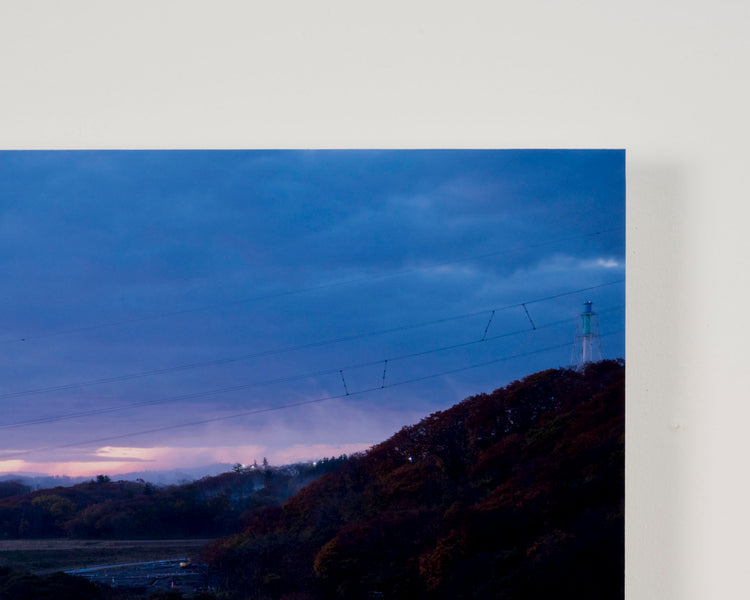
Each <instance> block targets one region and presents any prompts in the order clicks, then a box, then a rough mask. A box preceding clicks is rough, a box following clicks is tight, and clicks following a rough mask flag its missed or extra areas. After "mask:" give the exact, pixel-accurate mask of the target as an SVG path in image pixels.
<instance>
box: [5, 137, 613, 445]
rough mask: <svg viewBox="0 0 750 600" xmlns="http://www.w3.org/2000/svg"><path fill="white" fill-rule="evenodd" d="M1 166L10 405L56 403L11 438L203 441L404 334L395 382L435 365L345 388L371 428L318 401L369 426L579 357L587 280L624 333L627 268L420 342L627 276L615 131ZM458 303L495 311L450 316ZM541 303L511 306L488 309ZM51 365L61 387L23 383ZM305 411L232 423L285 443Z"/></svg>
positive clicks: (23, 161)
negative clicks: (576, 141)
mask: <svg viewBox="0 0 750 600" xmlns="http://www.w3.org/2000/svg"><path fill="white" fill-rule="evenodd" d="M0 177H1V178H2V179H3V182H4V185H3V190H2V202H0V234H1V235H0V274H1V275H2V277H3V281H4V294H3V295H2V298H1V299H0V315H2V323H3V332H2V335H1V336H0V338H2V340H0V341H1V342H2V344H3V347H4V349H5V352H6V360H4V364H3V366H2V368H1V372H2V376H3V381H4V390H5V392H4V393H5V394H6V397H4V398H3V399H0V402H2V403H3V405H4V406H5V407H6V410H5V411H4V414H5V415H6V416H5V417H4V419H5V421H4V424H9V423H14V422H17V421H21V420H24V419H29V418H38V417H43V418H46V417H49V418H51V419H52V420H51V421H50V422H49V423H47V424H45V425H44V426H39V427H28V428H23V429H14V428H10V429H6V430H5V433H6V434H7V435H5V439H4V443H3V446H5V447H6V448H16V449H19V448H29V447H40V446H43V445H45V443H49V441H50V440H54V443H56V444H64V443H69V442H75V441H80V440H86V439H90V438H91V434H92V433H93V432H97V434H99V433H101V434H102V435H101V437H106V435H107V434H108V433H112V432H127V431H141V430H147V429H154V428H158V427H159V426H161V425H164V424H166V423H168V424H175V423H176V422H177V421H181V422H190V421H201V420H205V421H206V423H205V424H204V425H201V426H197V425H196V426H195V427H193V428H192V429H189V430H188V431H189V433H186V432H181V431H180V430H174V431H169V430H165V431H164V432H163V433H160V434H154V435H150V436H144V437H143V438H140V440H141V443H144V444H145V443H150V444H157V443H160V445H169V444H170V443H176V440H178V439H179V440H183V439H184V437H185V436H187V437H190V436H191V435H192V436H195V437H196V445H197V446H198V445H199V446H210V440H209V438H211V436H219V437H221V433H220V432H221V431H226V430H228V427H229V423H230V422H232V421H226V422H225V423H222V422H221V421H216V422H212V421H211V419H212V418H214V417H215V416H223V415H231V414H232V413H233V411H234V412H242V411H243V410H244V411H251V410H254V409H257V408H264V407H272V406H278V405H282V404H289V403H295V402H297V401H301V399H307V400H309V399H311V398H313V399H316V398H325V397H328V396H335V395H339V394H341V393H342V392H343V391H344V390H345V389H347V388H348V390H349V391H352V392H360V391H362V390H366V389H369V388H372V387H375V388H377V387H378V383H379V382H381V381H382V380H383V365H381V364H378V365H369V366H363V367H357V368H355V367H354V365H357V364H360V363H372V362H377V361H379V360H383V361H385V359H388V358H390V359H392V360H391V362H389V363H388V369H387V373H386V381H387V382H388V383H397V382H398V383H401V382H408V381H411V380H417V379H419V380H420V381H415V382H414V383H404V384H403V385H399V386H397V387H393V388H389V387H387V388H384V389H383V390H381V391H373V392H371V393H368V394H355V395H352V396H351V397H348V398H346V397H345V398H344V399H343V400H340V401H342V402H346V403H351V404H352V405H353V406H355V407H359V408H360V409H358V412H357V414H358V415H370V417H369V418H370V420H371V422H372V423H373V425H372V428H371V430H370V433H371V436H370V438H368V439H366V440H365V439H364V437H367V436H366V435H365V434H364V432H365V431H366V430H367V427H366V426H365V425H366V422H367V421H366V420H365V421H363V423H365V425H363V427H358V428H356V431H357V432H358V433H357V435H356V436H349V437H347V439H345V440H344V439H340V438H338V437H337V435H338V434H337V432H338V433H340V432H342V431H344V429H345V428H343V427H342V425H341V423H338V424H337V423H336V422H335V421H336V420H335V418H333V419H331V420H330V422H329V421H326V420H325V419H322V417H321V415H328V414H329V413H327V412H326V410H325V406H326V403H321V404H320V405H319V406H320V410H319V411H317V412H315V413H314V414H315V417H314V422H315V424H316V426H315V427H314V428H313V429H314V431H313V430H312V429H311V430H310V431H309V432H308V433H309V434H310V435H309V436H308V437H309V440H308V443H309V444H310V445H316V444H317V445H318V446H320V445H321V444H325V443H328V444H332V445H335V444H344V443H346V444H356V443H366V442H371V441H377V439H379V438H378V436H386V435H389V433H388V432H387V431H386V430H387V429H389V428H390V427H391V426H392V425H393V423H394V422H395V421H396V420H397V418H396V417H394V415H398V414H402V415H403V417H404V419H407V420H408V419H413V418H414V416H415V415H416V414H426V413H429V412H431V411H433V410H436V409H439V408H445V407H447V406H449V405H450V404H452V403H454V402H456V401H457V400H460V399H461V398H462V397H463V395H468V394H472V393H477V392H481V391H489V390H491V389H494V388H496V387H499V386H500V385H503V384H504V383H507V382H508V381H509V380H510V379H512V378H516V377H519V376H522V375H524V374H526V373H529V372H532V371H535V370H538V369H541V368H546V367H549V366H558V365H561V364H566V363H567V362H568V360H569V358H568V357H569V354H570V352H569V347H570V346H571V345H572V342H573V336H574V326H575V317H576V314H577V312H578V311H579V310H580V306H581V303H582V302H583V300H589V299H590V300H593V301H594V302H595V307H596V308H597V309H600V310H602V313H601V315H600V316H601V324H602V331H603V332H605V331H606V332H608V333H609V334H610V335H609V337H607V338H606V341H604V340H605V338H603V346H604V347H605V349H606V355H608V356H621V355H622V354H623V352H624V343H623V340H624V336H623V334H622V333H617V334H615V333H614V332H615V331H618V330H621V329H622V326H623V322H624V316H623V315H624V313H623V309H622V304H623V299H624V286H623V285H622V284H617V285H612V286H605V287H601V288H597V289H596V290H592V291H591V292H587V293H579V294H571V295H569V296H564V297H561V298H557V299H554V298H553V299H549V300H546V301H544V302H539V303H533V304H529V306H528V309H529V311H530V314H531V315H533V318H534V321H535V322H536V323H538V324H540V325H546V324H550V323H554V322H556V321H559V320H561V319H566V318H567V319H568V320H569V322H568V323H564V324H562V325H559V326H555V327H552V326H549V327H543V328H541V329H539V330H538V331H526V332H524V333H523V334H521V333H515V334H513V335H510V336H508V337H507V338H502V339H497V340H488V342H487V343H485V344H480V345H472V346H467V347H460V348H455V349H453V350H443V351H440V352H430V353H427V354H424V352H425V351H426V350H434V349H438V348H442V347H446V346H451V345H456V344H459V343H463V342H466V341H471V340H474V341H476V339H477V338H478V337H479V338H481V335H482V332H483V331H484V329H485V327H486V326H487V324H488V320H489V317H490V311H491V310H492V309H501V308H503V307H504V306H506V305H517V304H518V303H519V302H532V301H534V300H536V299H541V298H545V297H548V296H550V297H551V296H556V295H557V294H560V293H563V292H568V291H571V290H575V289H579V288H586V287H591V286H597V285H600V284H602V283H606V282H610V281H615V280H620V279H623V278H624V260H625V249H624V214H625V202H624V191H625V190H624V154H623V153H622V152H617V151H603V152H597V151H572V152H571V151H539V152H536V151H519V152H507V151H506V152H504V151H498V152H491V151H395V152H391V151H320V152H318V151H284V152H273V151H262V152H260V151H259V152H255V151H253V152H235V151H231V152H183V151H179V152H3V153H0ZM617 307H620V308H619V309H617ZM618 310H619V312H618ZM481 311H484V312H481ZM466 313H481V314H475V315H474V316H471V317H466V318H462V319H449V320H445V319H447V318H449V317H451V318H452V317H458V316H460V315H464V314H466ZM440 319H443V321H441V322H440V323H434V324H432V325H430V326H421V327H416V325H419V324H420V323H424V322H428V321H434V320H440ZM528 327H529V321H528V318H527V315H526V314H525V312H524V311H523V310H522V309H520V308H519V307H515V308H513V309H508V310H498V311H497V312H496V313H495V314H494V315H493V316H492V320H491V329H490V330H489V331H491V332H494V334H495V335H498V334H501V333H513V332H520V331H521V330H523V329H524V328H528ZM394 328H400V329H398V331H392V332H390V333H383V332H384V331H385V330H391V329H394ZM346 338H352V339H346ZM21 339H24V340H25V341H20V340H21ZM564 344H567V346H566V347H565V348H564V349H562V350H560V351H557V350H554V351H553V350H550V351H547V352H540V350H541V349H543V348H546V347H551V346H555V345H558V346H559V345H564ZM420 352H421V353H423V354H421V355H420V356H415V357H412V358H408V359H407V358H399V357H403V356H405V355H407V354H410V353H411V354H417V353H420ZM520 354H524V355H525V356H524V357H521V358H517V359H506V358H507V357H510V356H515V355H520ZM488 361H496V362H495V363H493V365H494V366H491V367H485V368H482V369H469V370H465V371H460V372H455V373H450V372H451V371H455V370H456V369H457V368H461V367H462V366H467V365H472V364H478V363H482V362H488ZM205 363H215V364H205ZM337 369H345V372H344V380H345V381H342V377H341V373H339V372H338V370H337ZM324 370H329V371H332V372H331V373H328V374H321V371H324ZM305 373H310V374H312V375H311V377H309V378H306V379H299V378H297V376H299V375H301V374H305ZM437 373H445V374H444V375H441V376H438V377H434V378H430V379H421V378H424V377H426V376H429V375H434V374H437ZM290 377H294V379H293V380H289V381H284V382H276V383H269V382H270V381H272V380H275V379H289V378H290ZM105 380H107V381H106V382H105ZM110 380H111V381H110ZM72 383H80V384H81V385H80V386H79V387H77V388H75V389H71V388H70V384H72ZM54 386H68V387H66V388H65V389H64V390H62V391H49V392H45V393H38V394H31V395H28V396H23V397H21V396H16V397H14V396H8V394H11V393H15V392H23V391H33V390H37V389H42V388H47V387H54ZM232 386H236V387H241V388H242V389H241V390H238V391H236V392H221V393H217V392H216V391H217V390H220V389H225V388H228V387H232ZM243 386H244V387H243ZM345 386H346V387H345ZM191 395H192V396H191ZM188 396H191V397H188ZM144 401H154V404H153V405H151V406H140V407H133V408H128V409H123V410H121V411H115V412H112V413H111V414H108V415H106V416H104V415H98V416H95V415H93V414H92V415H90V416H87V417H81V418H80V419H76V420H68V421H65V422H62V421H61V422H56V421H54V419H53V418H54V417H55V416H59V415H63V416H64V415H66V414H69V413H70V412H71V411H79V410H80V411H84V412H85V411H93V410H94V409H96V408H109V407H120V406H130V405H133V404H137V403H142V402H144ZM313 405H316V406H317V404H313ZM329 405H330V402H329ZM311 406H312V405H311ZM373 407H380V408H381V409H382V410H386V409H387V410H388V411H389V412H388V415H389V419H387V423H388V425H387V426H385V425H383V423H384V421H383V420H382V419H381V420H377V419H376V420H375V421H373V420H372V415H373V414H375V413H373V412H372V410H373ZM399 411H404V412H399ZM312 414H313V413H308V412H307V409H303V408H297V409H293V410H292V409H290V410H288V411H286V412H283V413H282V412H276V413H267V414H264V415H263V416H262V417H261V416H256V417H247V418H244V419H239V420H237V422H236V423H234V424H233V427H235V428H237V427H239V428H244V431H246V432H247V434H248V436H250V437H253V436H255V438H257V439H263V440H265V441H264V442H263V443H267V444H270V442H269V441H268V440H269V439H270V438H269V437H268V435H267V433H268V432H269V431H276V429H277V428H278V427H279V423H282V422H283V423H285V424H286V425H285V427H286V429H285V431H286V432H287V433H288V432H292V433H289V434H288V435H286V434H285V435H284V436H283V437H284V439H285V440H286V439H288V440H289V441H288V443H290V444H291V441H292V439H293V438H294V436H295V435H300V436H302V437H304V435H303V432H304V421H305V418H307V417H304V415H309V418H310V419H312V418H313V417H312V416H311V415H312ZM331 416H332V417H335V414H332V415H331ZM376 421H377V423H379V424H377V423H376ZM212 423H213V424H212ZM259 423H263V424H264V425H263V427H262V428H259V427H257V426H256V425H258V424H259ZM402 424H406V423H402ZM0 425H2V423H0ZM275 428H276V429H275ZM112 434H113V435H114V433H112ZM201 436H203V439H202V440H199V438H200V437H201ZM94 437H96V436H94ZM302 437H301V438H300V439H302ZM356 437H359V438H362V439H354V438H356ZM279 439H280V438H279ZM134 441H135V440H133V441H127V443H126V445H128V444H130V445H132V444H133V442H134ZM198 442H200V443H198ZM246 443H247V444H253V443H254V441H253V439H249V440H247V441H246ZM300 443H301V442H300ZM276 451H278V452H281V449H279V448H277V450H276Z"/></svg>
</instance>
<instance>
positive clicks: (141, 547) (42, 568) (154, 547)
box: [0, 539, 211, 574]
mask: <svg viewBox="0 0 750 600" xmlns="http://www.w3.org/2000/svg"><path fill="white" fill-rule="evenodd" d="M209 541H211V540H205V539H201V540H67V539H50V540H0V566H9V567H14V568H17V569H26V570H28V571H31V572H32V573H37V574H43V573H51V572H54V571H68V570H72V569H85V568H89V567H96V566H101V565H111V564H121V563H134V562H145V561H151V560H166V559H177V558H186V557H193V556H195V555H196V554H197V553H198V552H199V551H200V549H201V548H202V547H203V546H204V545H205V544H207V543H208V542H209Z"/></svg>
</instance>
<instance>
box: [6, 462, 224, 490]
mask: <svg viewBox="0 0 750 600" xmlns="http://www.w3.org/2000/svg"><path fill="white" fill-rule="evenodd" d="M231 467H232V465H231V464H229V463H214V464H211V465H204V466H200V467H189V468H180V469H167V470H161V471H133V472H131V473H123V474H121V475H113V476H112V477H113V478H115V479H117V480H122V481H138V480H139V479H142V480H143V481H146V482H148V483H153V484H155V485H172V484H178V483H186V482H191V481H195V480H197V479H201V478H203V477H208V476H212V475H219V474H220V473H224V472H226V471H228V470H229V469H231ZM91 479H95V477H69V476H67V475H50V474H48V473H31V472H23V471H19V472H15V473H6V474H4V475H0V481H18V482H20V483H22V484H24V485H27V486H29V487H31V488H32V489H35V490H40V489H45V488H53V487H58V486H71V485H76V484H78V483H84V482H86V481H91Z"/></svg>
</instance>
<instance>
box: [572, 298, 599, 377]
mask: <svg viewBox="0 0 750 600" xmlns="http://www.w3.org/2000/svg"><path fill="white" fill-rule="evenodd" d="M592 308H593V304H592V303H591V302H589V301H587V302H584V303H583V312H582V313H581V315H580V317H581V318H580V319H579V321H578V327H577V329H578V330H577V331H576V337H575V342H574V344H573V356H572V357H571V361H570V362H571V364H573V365H575V367H576V369H579V370H580V369H582V368H583V366H584V365H585V364H586V363H590V362H594V361H597V360H601V359H602V342H601V336H600V335H599V315H598V314H596V313H595V312H593V310H592Z"/></svg>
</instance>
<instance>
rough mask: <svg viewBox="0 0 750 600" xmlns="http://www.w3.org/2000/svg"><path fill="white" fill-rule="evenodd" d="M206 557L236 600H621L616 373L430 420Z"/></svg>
mask: <svg viewBox="0 0 750 600" xmlns="http://www.w3.org/2000/svg"><path fill="white" fill-rule="evenodd" d="M206 559H207V560H209V561H210V563H211V565H212V566H213V567H214V568H215V570H216V572H217V574H218V577H219V581H220V584H221V586H222V587H223V588H224V591H225V592H226V593H227V594H229V595H230V596H231V597H233V598H243V599H246V598H255V599H263V598H288V599H290V600H291V599H292V598H294V599H295V600H305V599H306V600H313V599H318V598H321V599H322V598H341V599H344V598H346V599H350V600H352V599H359V598H361V599H372V598H384V599H385V598H410V599H414V598H424V599H436V600H437V599H443V598H444V599H452V600H453V599H457V598H477V599H486V598H507V599H511V598H512V599H518V598H576V599H577V600H581V599H588V598H591V599H592V600H593V599H597V600H598V599H601V598H621V597H623V574H624V363H623V362H622V361H603V362H600V363H596V364H591V365H588V366H587V367H586V369H585V370H584V371H582V372H577V371H573V370H568V369H558V370H548V371H544V372H541V373H537V374H535V375H531V376H529V377H526V378H525V379H523V380H521V381H516V382H513V383H511V384H510V385H508V386H507V387H505V388H502V389H499V390H496V391H495V392H493V393H491V394H481V395H478V396H474V397H471V398H468V399H466V400H464V401H463V402H461V403H459V404H457V405H456V406H454V407H452V408H450V409H449V410H446V411H443V412H438V413H435V414H433V415H430V416H429V417H427V418H425V419H423V420H422V421H421V422H420V423H418V424H417V425H414V426H410V427H405V428H403V429H402V430H401V431H400V432H399V433H397V434H396V435H394V436H393V437H392V438H390V439H389V440H387V441H385V442H383V443H381V444H379V445H377V446H375V447H374V448H372V449H371V450H370V451H369V452H367V453H366V454H364V455H358V456H355V457H351V458H350V459H349V460H348V461H346V462H345V463H343V464H342V465H341V468H340V469H339V470H337V471H336V472H332V473H330V474H327V475H325V476H323V477H322V478H320V479H318V480H317V481H315V482H313V483H312V484H311V485H309V486H308V487H306V488H304V489H303V490H301V491H300V492H299V493H297V494H296V495H295V496H293V497H291V498H290V499H289V500H287V501H286V502H285V503H284V504H283V505H281V506H273V507H267V508H263V509H260V510H258V511H255V512H253V513H252V515H250V520H249V522H248V524H247V525H246V527H245V528H244V530H243V531H242V532H241V533H239V534H237V535H234V536H232V537H229V538H226V539H223V540H221V541H219V542H217V543H215V544H214V545H213V546H212V547H210V549H208V550H207V551H206Z"/></svg>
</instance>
